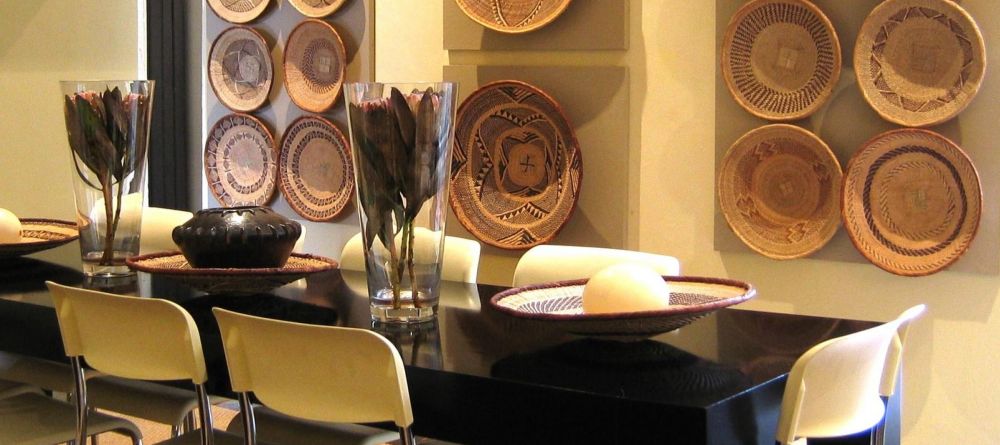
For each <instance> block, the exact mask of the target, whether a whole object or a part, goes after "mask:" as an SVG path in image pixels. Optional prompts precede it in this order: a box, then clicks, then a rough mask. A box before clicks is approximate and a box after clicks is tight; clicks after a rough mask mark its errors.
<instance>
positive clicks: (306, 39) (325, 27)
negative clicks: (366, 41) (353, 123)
mask: <svg viewBox="0 0 1000 445" xmlns="http://www.w3.org/2000/svg"><path fill="white" fill-rule="evenodd" d="M284 68H285V89H286V90H287V91H288V97H290V98H291V99H292V102H295V105H298V106H299V108H302V109H303V110H306V111H311V112H313V113H322V112H324V111H326V110H327V109H329V108H330V107H331V106H333V104H334V103H335V102H336V101H337V97H339V96H340V87H341V86H343V83H344V76H345V75H346V69H347V51H346V50H345V49H344V43H343V41H341V40H340V35H339V34H337V30H335V29H333V26H331V25H330V24H329V23H326V22H324V21H322V20H317V19H306V20H304V21H302V22H301V23H299V24H298V25H296V26H295V29H293V30H292V32H291V34H289V35H288V42H287V43H286V44H285V60H284Z"/></svg>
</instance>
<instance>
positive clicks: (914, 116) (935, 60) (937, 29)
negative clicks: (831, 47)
mask: <svg viewBox="0 0 1000 445" xmlns="http://www.w3.org/2000/svg"><path fill="white" fill-rule="evenodd" d="M854 67H855V72H856V74H857V76H858V85H859V87H860V88H861V92H862V93H863V94H864V97H865V100H867V101H868V103H869V104H871V106H872V108H874V109H875V111H876V112H878V114H879V115H881V116H882V117H883V118H884V119H885V120H888V121H890V122H894V123H897V124H900V125H905V126H910V127H923V126H929V125H936V124H939V123H942V122H944V121H947V120H949V119H951V118H953V117H955V116H956V115H958V113H960V112H961V111H962V110H964V109H965V107H966V106H968V105H969V103H970V102H971V101H972V99H973V98H974V97H975V96H976V94H977V93H978V92H979V86H980V84H981V83H982V81H983V75H984V74H985V71H986V49H985V46H984V44H983V36H982V34H980V32H979V28H978V27H977V26H976V23H975V21H973V19H972V17H971V16H970V15H969V14H968V13H967V12H965V10H964V9H962V7H961V6H958V5H957V4H955V3H954V2H951V1H947V0H886V1H885V2H883V3H881V4H879V5H878V6H876V7H875V9H874V10H872V12H871V14H870V15H869V16H868V18H867V19H865V22H864V24H863V25H862V26H861V32H860V33H859V34H858V41H857V44H856V45H855V48H854Z"/></svg>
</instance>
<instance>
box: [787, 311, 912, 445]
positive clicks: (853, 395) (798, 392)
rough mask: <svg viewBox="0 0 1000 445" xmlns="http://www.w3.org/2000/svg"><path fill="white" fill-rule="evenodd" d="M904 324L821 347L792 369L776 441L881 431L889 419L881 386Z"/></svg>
mask: <svg viewBox="0 0 1000 445" xmlns="http://www.w3.org/2000/svg"><path fill="white" fill-rule="evenodd" d="M899 324H900V322H899V321H898V320H893V321H890V322H888V323H885V324H882V325H879V326H876V327H873V328H870V329H867V330H864V331H860V332H856V333H854V334H850V335H846V336H843V337H838V338H834V339H831V340H827V341H825V342H823V343H820V344H818V345H816V346H814V347H812V348H811V349H809V350H808V351H806V353H805V354H803V355H802V356H801V357H800V358H799V359H798V360H797V361H796V362H795V365H794V366H792V370H791V372H790V373H789V375H788V381H787V382H786V384H785V393H784V396H783V398H782V402H781V416H780V418H779V420H778V431H777V436H776V439H777V441H778V443H781V444H793V443H795V444H804V443H805V441H804V439H805V438H808V437H836V436H845V435H849V434H854V433H857V432H860V431H864V430H866V429H869V428H871V427H873V426H875V425H876V424H877V423H878V422H879V421H880V420H881V419H882V417H883V416H884V415H885V405H884V404H883V402H882V399H881V398H880V397H879V385H880V383H881V380H882V372H883V368H884V366H885V362H886V353H887V351H888V348H889V344H890V343H891V342H892V339H893V337H894V336H895V335H896V330H897V328H898V327H899Z"/></svg>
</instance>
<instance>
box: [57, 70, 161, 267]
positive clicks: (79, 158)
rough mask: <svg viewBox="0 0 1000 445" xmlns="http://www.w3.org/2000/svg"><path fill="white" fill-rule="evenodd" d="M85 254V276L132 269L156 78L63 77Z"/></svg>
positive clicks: (74, 187)
mask: <svg viewBox="0 0 1000 445" xmlns="http://www.w3.org/2000/svg"><path fill="white" fill-rule="evenodd" d="M61 87H62V95H63V112H64V115H65V117H66V135H67V137H68V139H69V147H70V153H71V156H72V167H71V170H72V176H73V192H74V197H75V200H76V219H77V226H78V227H79V230H80V254H81V256H82V259H83V272H84V274H85V275H87V276H104V277H111V276H124V275H130V274H134V272H132V271H130V270H129V268H128V266H126V265H125V258H127V257H129V256H133V255H137V254H138V253H139V229H140V225H141V222H142V203H143V195H144V189H145V181H146V148H147V146H148V142H149V121H150V117H151V110H152V107H153V81H152V80H106V81H64V82H61Z"/></svg>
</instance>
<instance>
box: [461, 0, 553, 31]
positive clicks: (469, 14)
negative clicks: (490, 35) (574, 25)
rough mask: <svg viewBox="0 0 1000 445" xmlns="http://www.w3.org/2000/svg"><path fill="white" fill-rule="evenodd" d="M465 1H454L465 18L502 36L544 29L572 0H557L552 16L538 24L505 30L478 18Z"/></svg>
mask: <svg viewBox="0 0 1000 445" xmlns="http://www.w3.org/2000/svg"><path fill="white" fill-rule="evenodd" d="M467 1H468V0H455V3H456V4H458V9H460V10H461V11H462V13H463V14H465V16H466V17H468V18H469V19H471V20H472V21H474V22H476V23H478V24H480V25H482V26H483V27H485V28H487V29H491V30H493V31H496V32H500V33H504V34H524V33H526V32H531V31H535V30H538V29H541V28H544V27H545V26H547V25H548V24H550V23H552V22H554V21H555V20H556V19H557V18H559V16H561V15H562V14H563V12H566V8H569V4H570V2H572V1H573V0H559V1H560V4H559V5H558V7H557V8H556V9H555V10H554V11H553V13H552V14H550V15H548V16H546V17H544V18H543V19H542V20H539V21H538V22H535V24H533V25H531V26H525V27H523V28H505V27H503V26H500V25H497V24H496V23H493V22H491V21H489V20H486V19H485V18H483V17H480V16H479V15H477V14H475V13H474V12H473V10H472V9H471V8H470V7H469V6H468V5H467V4H466V2H467Z"/></svg>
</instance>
